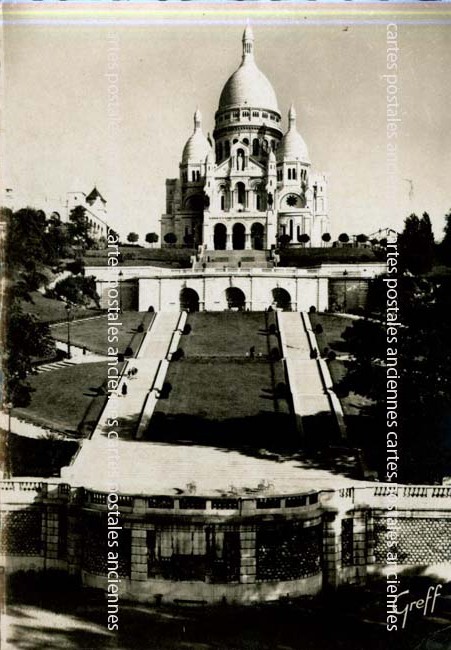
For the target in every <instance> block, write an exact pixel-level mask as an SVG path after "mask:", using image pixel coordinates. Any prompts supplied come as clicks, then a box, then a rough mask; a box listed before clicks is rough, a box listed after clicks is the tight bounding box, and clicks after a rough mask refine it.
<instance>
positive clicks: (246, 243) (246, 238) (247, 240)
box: [244, 232, 252, 251]
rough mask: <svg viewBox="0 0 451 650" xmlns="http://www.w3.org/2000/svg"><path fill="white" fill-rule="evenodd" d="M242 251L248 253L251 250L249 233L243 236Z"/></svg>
mask: <svg viewBox="0 0 451 650" xmlns="http://www.w3.org/2000/svg"><path fill="white" fill-rule="evenodd" d="M244 249H245V250H247V251H249V250H251V249H252V242H251V233H250V232H247V233H246V234H245V236H244Z"/></svg>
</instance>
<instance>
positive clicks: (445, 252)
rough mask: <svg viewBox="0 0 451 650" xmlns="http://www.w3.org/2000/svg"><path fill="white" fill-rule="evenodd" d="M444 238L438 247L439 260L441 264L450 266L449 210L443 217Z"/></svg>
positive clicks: (450, 231) (450, 221) (450, 219)
mask: <svg viewBox="0 0 451 650" xmlns="http://www.w3.org/2000/svg"><path fill="white" fill-rule="evenodd" d="M444 232H445V236H444V237H443V240H442V242H441V244H440V246H439V254H440V259H441V261H442V263H443V264H446V265H447V266H451V210H450V211H449V212H448V214H446V215H445V228H444Z"/></svg>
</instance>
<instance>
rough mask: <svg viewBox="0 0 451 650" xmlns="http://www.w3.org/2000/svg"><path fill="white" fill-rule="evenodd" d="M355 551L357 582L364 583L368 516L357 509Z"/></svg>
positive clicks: (354, 535)
mask: <svg viewBox="0 0 451 650" xmlns="http://www.w3.org/2000/svg"><path fill="white" fill-rule="evenodd" d="M352 533H353V553H354V564H355V566H356V578H357V583H358V584H362V583H364V582H365V578H366V565H367V557H366V554H367V550H366V516H365V512H364V511H357V512H356V513H355V514H354V518H353V530H352Z"/></svg>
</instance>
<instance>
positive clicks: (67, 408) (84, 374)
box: [12, 361, 107, 434]
mask: <svg viewBox="0 0 451 650" xmlns="http://www.w3.org/2000/svg"><path fill="white" fill-rule="evenodd" d="M106 376H107V363H106V362H104V361H102V362H100V363H89V364H80V365H74V366H69V367H66V368H62V369H60V370H53V371H51V372H43V373H41V374H39V375H33V376H31V377H29V382H30V385H31V387H32V391H33V392H32V394H31V403H30V405H29V406H27V407H26V408H15V409H13V411H12V415H13V416H14V417H18V418H21V419H23V420H29V421H30V422H33V423H35V424H40V425H45V426H47V427H49V428H52V429H55V430H56V431H61V432H67V433H74V434H77V431H78V429H79V428H81V431H82V433H83V434H87V433H88V432H90V431H91V430H93V428H94V427H95V424H96V422H97V419H98V417H99V415H100V412H101V410H102V408H103V405H104V403H105V400H106V396H105V395H98V394H97V389H98V388H99V387H100V386H102V384H103V383H104V382H105V380H106Z"/></svg>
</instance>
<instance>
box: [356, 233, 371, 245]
mask: <svg viewBox="0 0 451 650" xmlns="http://www.w3.org/2000/svg"><path fill="white" fill-rule="evenodd" d="M356 241H357V243H359V244H366V242H367V241H368V237H367V236H366V235H364V234H363V233H361V234H360V235H357V237H356Z"/></svg>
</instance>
